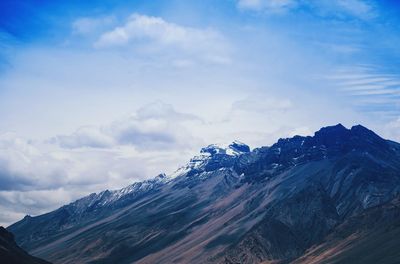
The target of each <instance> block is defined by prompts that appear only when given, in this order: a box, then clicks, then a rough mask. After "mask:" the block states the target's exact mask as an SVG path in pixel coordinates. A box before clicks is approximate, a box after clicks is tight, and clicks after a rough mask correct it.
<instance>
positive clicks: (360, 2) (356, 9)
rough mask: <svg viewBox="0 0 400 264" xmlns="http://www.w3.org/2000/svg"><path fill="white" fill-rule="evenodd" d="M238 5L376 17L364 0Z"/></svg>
mask: <svg viewBox="0 0 400 264" xmlns="http://www.w3.org/2000/svg"><path fill="white" fill-rule="evenodd" d="M237 6H238V8H239V9H242V10H252V11H264V12H267V13H285V12H288V11H291V10H295V9H298V8H307V9H310V10H312V11H313V12H314V13H315V14H318V15H322V16H336V17H343V16H346V15H347V16H353V17H356V18H359V19H370V18H373V17H375V12H374V11H375V10H374V6H373V5H372V3H371V2H370V1H364V0H318V1H302V0H239V1H238V2H237Z"/></svg>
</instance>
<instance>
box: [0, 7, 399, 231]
mask: <svg viewBox="0 0 400 264" xmlns="http://www.w3.org/2000/svg"><path fill="white" fill-rule="evenodd" d="M399 20H400V3H399V2H398V1H389V0H380V1H377V0H376V1H375V0H308V1H307V0H168V1H167V0H153V1H145V0H136V1H119V0H103V1H99V0H93V1H78V0H71V1H54V0H26V1H23V0H18V1H15V0H2V1H0V120H1V122H0V225H5V226H7V225H9V224H11V223H13V222H15V221H18V220H19V219H21V218H22V217H24V216H25V215H26V214H29V215H38V214H42V213H45V212H48V211H51V210H54V209H56V208H58V207H60V206H61V205H63V204H66V203H69V202H71V201H74V200H75V199H77V198H80V197H82V196H85V195H87V194H89V193H91V192H99V191H102V190H105V189H117V188H121V187H124V186H126V185H128V184H131V183H133V182H135V181H141V180H144V179H148V178H152V177H155V176H156V175H158V174H159V173H167V174H170V173H173V172H174V171H175V170H176V169H178V168H179V167H180V166H182V165H184V164H185V163H186V162H187V161H188V160H189V159H190V158H191V157H192V156H193V155H196V153H198V152H199V150H200V148H201V147H204V146H206V145H209V144H212V143H229V142H232V141H233V140H240V141H242V142H244V143H247V144H248V145H250V147H251V148H255V147H260V146H268V145H271V144H273V143H274V142H275V141H277V139H278V138H281V137H290V136H293V135H296V134H299V135H312V134H313V133H314V131H316V130H318V129H319V128H320V127H323V126H328V125H333V124H337V123H342V124H344V125H345V126H347V127H351V126H352V125H355V124H362V125H364V126H367V127H368V128H370V129H372V130H374V131H376V132H377V133H378V134H379V135H381V136H382V137H384V138H388V139H391V140H397V141H400V100H399V99H400V72H399V70H398V69H399V68H400V67H399V66H400V21H399Z"/></svg>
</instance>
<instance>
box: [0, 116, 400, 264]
mask: <svg viewBox="0 0 400 264" xmlns="http://www.w3.org/2000/svg"><path fill="white" fill-rule="evenodd" d="M7 229H8V231H10V232H12V233H13V234H14V235H15V240H16V242H17V244H18V245H20V246H21V247H22V248H23V249H24V250H26V251H27V252H29V253H30V254H32V255H34V256H37V257H40V258H43V259H45V260H48V261H50V262H53V263H60V264H61V263H92V264H95V263H96V264H97V263H98V264H100V263H121V264H123V263H225V264H228V263H229V264H231V263H232V264H233V263H265V264H266V263H271V264H272V263H275V264H278V263H363V264H365V263H387V264H391V263H400V250H399V249H400V144H399V143H396V142H393V141H390V140H386V139H383V138H381V137H380V136H378V135H377V134H375V133H374V132H373V131H371V130H369V129H367V128H365V127H363V126H361V125H357V126H353V127H352V128H351V129H347V128H345V127H344V126H342V125H341V124H338V125H335V126H330V127H324V128H322V129H320V130H319V131H317V132H315V134H314V135H313V136H307V137H303V136H294V137H292V138H285V139H279V140H278V142H276V143H275V144H273V145H272V146H269V147H260V148H255V149H253V150H251V149H250V148H249V146H247V145H245V144H243V143H241V142H238V141H235V142H232V143H231V144H229V145H227V146H222V145H209V146H207V147H205V148H202V149H201V151H200V154H199V155H198V156H195V157H193V158H192V159H191V160H190V161H189V162H188V163H187V164H186V165H185V166H183V167H181V168H179V169H178V170H177V171H176V172H175V173H173V174H172V175H165V174H160V175H158V176H157V177H155V178H153V179H150V180H145V181H143V182H136V183H133V184H132V185H130V186H127V187H125V188H123V189H120V190H115V191H109V190H105V191H103V192H100V193H93V194H90V195H88V196H86V197H84V198H81V199H79V200H77V201H75V202H72V203H70V204H68V205H65V206H62V207H61V208H59V209H57V210H55V211H52V212H49V213H47V214H43V215H39V216H35V217H31V216H26V217H25V218H23V219H22V220H20V221H18V222H16V223H15V224H13V225H11V226H9V227H8V228H7ZM32 263H35V262H32Z"/></svg>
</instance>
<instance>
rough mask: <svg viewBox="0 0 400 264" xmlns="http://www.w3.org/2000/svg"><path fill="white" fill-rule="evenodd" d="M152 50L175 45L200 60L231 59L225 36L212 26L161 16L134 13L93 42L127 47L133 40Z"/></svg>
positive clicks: (227, 60)
mask: <svg viewBox="0 0 400 264" xmlns="http://www.w3.org/2000/svg"><path fill="white" fill-rule="evenodd" d="M143 42H144V43H145V45H142V46H141V47H142V48H143V47H144V46H146V47H148V46H149V45H150V46H151V48H150V50H151V51H156V52H157V51H158V52H165V51H166V48H167V49H176V51H177V53H181V52H184V53H186V55H191V56H193V57H195V58H196V59H198V60H205V61H207V62H213V63H217V64H226V63H229V62H230V57H229V49H230V47H229V44H228V41H227V40H226V38H225V37H224V36H223V35H222V34H221V33H219V32H218V31H216V30H214V29H211V28H205V29H204V28H194V27H187V26H182V25H178V24H175V23H171V22H168V21H166V20H164V19H163V18H160V17H155V16H146V15H142V14H132V15H131V16H130V17H129V18H128V19H127V20H126V21H125V23H122V24H121V25H119V26H117V27H115V28H113V29H111V30H109V31H106V32H104V33H102V34H101V35H100V36H99V38H98V39H97V41H96V42H95V43H94V46H95V47H96V48H111V47H128V46H132V45H134V44H136V45H139V46H140V44H143Z"/></svg>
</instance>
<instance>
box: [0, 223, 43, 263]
mask: <svg viewBox="0 0 400 264" xmlns="http://www.w3.org/2000/svg"><path fill="white" fill-rule="evenodd" d="M0 263H4V264H50V263H49V262H47V261H44V260H41V259H38V258H35V257H32V256H30V255H29V254H28V253H26V252H25V251H24V250H22V249H21V248H20V247H18V246H17V244H16V243H15V241H14V236H13V234H11V233H10V232H8V231H7V230H6V229H4V228H3V227H2V226H0Z"/></svg>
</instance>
